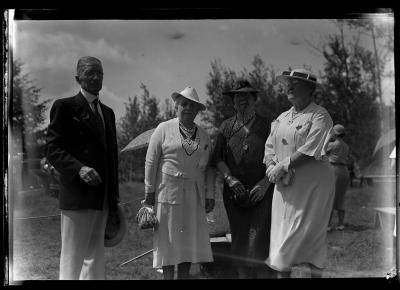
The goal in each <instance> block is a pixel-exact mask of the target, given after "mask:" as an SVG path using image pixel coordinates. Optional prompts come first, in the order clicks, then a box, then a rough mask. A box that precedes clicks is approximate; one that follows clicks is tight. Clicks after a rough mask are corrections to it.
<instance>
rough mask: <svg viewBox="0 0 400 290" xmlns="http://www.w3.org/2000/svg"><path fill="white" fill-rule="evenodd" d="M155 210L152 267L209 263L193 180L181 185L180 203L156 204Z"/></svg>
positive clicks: (207, 239) (203, 217)
mask: <svg viewBox="0 0 400 290" xmlns="http://www.w3.org/2000/svg"><path fill="white" fill-rule="evenodd" d="M156 210H157V218H158V221H159V225H158V227H157V228H156V229H155V230H154V240H153V241H154V243H153V245H154V246H153V249H154V251H153V267H154V268H160V267H162V266H168V265H177V264H180V263H183V262H191V263H203V262H212V261H213V255H212V251H211V244H210V235H209V227H208V224H207V220H206V213H205V209H204V207H203V206H202V203H201V201H200V198H199V194H198V192H197V190H196V184H195V182H194V181H193V180H191V179H188V180H185V182H184V194H183V202H182V204H169V203H158V204H157V206H156Z"/></svg>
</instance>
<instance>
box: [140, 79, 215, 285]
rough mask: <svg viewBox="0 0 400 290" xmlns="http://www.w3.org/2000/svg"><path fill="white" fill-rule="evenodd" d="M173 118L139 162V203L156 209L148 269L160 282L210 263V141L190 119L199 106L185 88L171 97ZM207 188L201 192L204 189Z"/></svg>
mask: <svg viewBox="0 0 400 290" xmlns="http://www.w3.org/2000/svg"><path fill="white" fill-rule="evenodd" d="M171 97H172V99H173V100H174V102H175V110H176V114H177V118H174V119H172V120H168V121H165V122H162V123H160V124H159V125H158V126H157V128H156V129H155V131H154V133H153V135H152V136H151V138H150V143H149V147H148V149H147V154H146V162H145V201H144V205H147V206H156V215H157V219H158V221H159V225H158V226H157V227H156V228H155V229H154V239H153V241H154V242H153V249H154V251H153V267H154V268H162V270H163V275H164V279H166V280H172V279H174V268H175V265H177V272H178V273H177V278H178V279H188V278H189V271H190V266H191V264H192V263H204V262H212V261H213V255H212V251H211V244H210V235H209V228H208V224H207V219H206V213H209V212H211V211H212V210H213V208H214V204H215V201H214V191H213V189H211V186H208V184H212V183H213V181H212V180H211V181H210V180H208V179H206V170H207V166H208V160H209V155H210V150H211V142H210V137H209V136H208V134H207V132H206V131H205V130H204V129H202V128H201V127H200V126H198V125H197V124H196V123H195V122H194V119H195V117H196V116H197V114H198V112H199V111H202V110H205V108H206V107H205V105H204V104H202V103H201V102H200V101H199V97H198V95H197V92H196V90H195V89H194V88H192V87H186V88H185V89H184V90H183V91H181V92H180V93H176V92H175V93H173V94H172V96H171ZM206 188H207V189H206Z"/></svg>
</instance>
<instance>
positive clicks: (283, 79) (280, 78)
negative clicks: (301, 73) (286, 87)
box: [275, 75, 321, 87]
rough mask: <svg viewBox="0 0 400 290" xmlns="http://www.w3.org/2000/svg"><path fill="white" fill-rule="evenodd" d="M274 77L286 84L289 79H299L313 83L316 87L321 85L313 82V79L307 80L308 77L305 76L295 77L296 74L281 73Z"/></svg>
mask: <svg viewBox="0 0 400 290" xmlns="http://www.w3.org/2000/svg"><path fill="white" fill-rule="evenodd" d="M275 79H276V81H278V82H280V83H283V84H286V83H287V81H288V80H289V79H296V80H300V81H303V82H307V83H310V84H314V85H316V86H317V87H321V84H320V83H318V82H315V81H312V80H308V79H305V78H302V77H297V76H283V75H280V76H277V77H276V78H275Z"/></svg>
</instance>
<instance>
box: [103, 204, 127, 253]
mask: <svg viewBox="0 0 400 290" xmlns="http://www.w3.org/2000/svg"><path fill="white" fill-rule="evenodd" d="M126 228H127V226H126V218H125V215H124V212H123V210H122V208H121V206H120V205H118V206H117V211H116V215H115V213H114V214H112V213H109V214H108V218H107V224H106V229H105V234H104V246H105V247H114V246H115V245H118V244H119V243H120V242H121V241H122V239H123V238H124V236H125V233H126Z"/></svg>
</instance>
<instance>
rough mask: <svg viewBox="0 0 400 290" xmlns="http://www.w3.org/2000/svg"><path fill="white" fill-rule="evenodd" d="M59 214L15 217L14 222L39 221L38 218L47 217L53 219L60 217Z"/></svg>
mask: <svg viewBox="0 0 400 290" xmlns="http://www.w3.org/2000/svg"><path fill="white" fill-rule="evenodd" d="M60 215H61V214H52V215H41V216H30V217H16V218H15V219H16V220H29V219H39V218H47V217H55V216H60Z"/></svg>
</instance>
